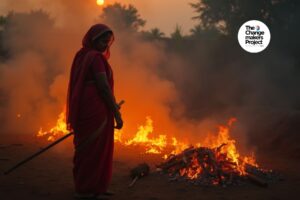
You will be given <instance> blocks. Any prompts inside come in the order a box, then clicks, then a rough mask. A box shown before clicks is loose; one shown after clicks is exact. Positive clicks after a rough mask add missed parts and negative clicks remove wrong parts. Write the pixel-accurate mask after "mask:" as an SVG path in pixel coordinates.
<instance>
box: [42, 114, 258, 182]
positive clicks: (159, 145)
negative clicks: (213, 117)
mask: <svg viewBox="0 0 300 200" xmlns="http://www.w3.org/2000/svg"><path fill="white" fill-rule="evenodd" d="M236 121H237V119H235V118H231V119H229V120H228V123H227V124H225V125H219V127H218V132H217V133H209V134H207V135H206V137H205V138H204V139H203V140H202V141H201V143H199V142H198V143H194V144H193V145H191V144H188V143H185V142H183V141H180V140H179V139H178V138H176V137H174V136H172V135H165V134H159V135H157V134H154V125H153V124H154V122H153V120H152V119H151V117H146V122H145V124H144V125H140V126H139V127H138V130H137V132H136V133H135V135H134V136H133V137H132V138H129V139H124V137H123V136H124V133H123V131H122V130H116V131H115V137H114V140H115V142H116V143H119V144H121V145H123V146H132V147H134V146H140V147H143V148H144V149H145V151H144V152H142V153H146V154H159V155H161V157H162V158H163V159H169V158H170V157H172V156H174V155H177V154H180V153H182V152H183V151H184V150H186V149H188V148H190V147H193V146H194V147H197V148H199V147H201V148H207V150H208V151H209V152H210V153H211V155H212V156H213V158H214V159H215V160H217V161H218V160H219V161H222V160H224V159H225V160H226V161H228V162H229V163H232V165H233V166H234V167H233V168H234V170H235V171H236V172H238V173H239V174H240V175H244V174H246V173H245V166H246V164H250V165H252V166H256V167H258V165H257V163H256V161H255V157H254V155H251V156H241V155H240V154H239V152H238V150H237V147H236V140H234V139H232V138H231V137H230V129H231V127H232V126H233V124H234V122H236ZM66 128H67V126H66V123H65V112H62V113H61V114H60V115H59V117H58V120H57V122H56V125H55V126H54V127H53V128H52V129H50V130H49V131H43V130H42V128H41V129H40V131H39V132H38V134H37V136H38V137H44V136H46V137H47V139H48V141H54V140H55V139H56V138H57V137H60V136H62V135H64V134H67V133H68V131H67V129H66ZM152 135H157V136H156V137H154V136H152ZM192 156H193V157H192V158H191V160H192V162H191V165H189V166H188V167H186V168H183V169H181V170H180V175H181V176H185V177H187V178H189V179H196V178H198V176H199V175H200V174H201V173H202V172H203V167H206V166H201V165H200V164H199V162H198V159H197V155H192ZM206 170H207V169H206ZM209 170H211V171H212V172H213V171H214V169H213V168H209ZM224 170H226V169H224Z"/></svg>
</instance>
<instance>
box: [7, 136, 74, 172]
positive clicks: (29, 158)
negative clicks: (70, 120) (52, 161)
mask: <svg viewBox="0 0 300 200" xmlns="http://www.w3.org/2000/svg"><path fill="white" fill-rule="evenodd" d="M73 134H74V133H73V132H70V133H68V134H67V135H65V136H63V137H61V138H60V139H58V140H56V141H55V142H53V143H51V144H49V145H48V146H46V147H45V148H43V149H41V150H40V151H38V152H36V153H34V154H32V155H31V156H29V157H28V158H25V159H24V160H22V161H20V162H19V163H17V164H16V165H14V166H13V167H11V168H10V169H8V170H6V171H5V172H4V175H7V174H9V173H10V172H12V171H14V170H15V169H17V168H19V167H20V166H22V165H24V164H25V163H27V162H29V161H30V160H32V159H34V158H35V157H37V156H39V155H40V154H42V153H44V152H45V151H47V150H48V149H50V148H51V147H53V146H55V145H57V144H58V143H60V142H62V141H63V140H65V139H67V138H68V137H70V136H71V135H73Z"/></svg>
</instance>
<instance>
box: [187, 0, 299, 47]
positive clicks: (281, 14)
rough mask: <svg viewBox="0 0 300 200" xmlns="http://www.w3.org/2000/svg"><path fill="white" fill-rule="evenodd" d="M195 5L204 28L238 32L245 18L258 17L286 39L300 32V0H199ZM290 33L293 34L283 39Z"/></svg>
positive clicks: (234, 34) (277, 34) (198, 18)
mask: <svg viewBox="0 0 300 200" xmlns="http://www.w3.org/2000/svg"><path fill="white" fill-rule="evenodd" d="M191 6H192V7H193V8H194V10H195V12H196V13H197V15H196V16H195V17H194V19H196V20H198V21H199V26H201V27H202V28H203V29H208V30H212V29H216V30H218V31H220V32H222V33H225V34H229V35H232V36H236V34H237V32H238V29H239V27H240V26H241V25H242V24H243V23H244V22H246V21H248V20H252V19H257V20H261V21H263V22H264V23H266V24H267V26H269V28H270V29H271V33H272V34H275V38H276V37H278V38H277V39H278V41H279V40H280V41H281V42H283V43H289V41H292V42H294V41H293V39H292V38H297V37H298V36H297V35H299V33H300V28H299V26H298V24H299V21H300V2H299V1H295V0H251V1H249V0H222V1H219V0H197V1H196V2H195V3H191ZM287 34H289V35H290V36H291V37H288V38H286V39H287V40H284V41H283V40H281V39H280V37H281V36H284V35H287ZM297 41H299V40H297Z"/></svg>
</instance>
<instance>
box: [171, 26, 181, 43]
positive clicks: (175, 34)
mask: <svg viewBox="0 0 300 200" xmlns="http://www.w3.org/2000/svg"><path fill="white" fill-rule="evenodd" d="M171 39H173V40H177V41H178V40H182V39H183V33H182V28H181V26H179V25H178V24H177V25H176V27H175V30H174V32H173V33H171Z"/></svg>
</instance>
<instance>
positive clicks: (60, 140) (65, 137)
mask: <svg viewBox="0 0 300 200" xmlns="http://www.w3.org/2000/svg"><path fill="white" fill-rule="evenodd" d="M124 103H125V101H124V100H122V101H120V103H119V106H121V105H122V104H124ZM102 129H103V127H102ZM73 134H74V132H70V133H68V134H67V135H65V136H63V137H61V138H60V139H58V140H56V141H55V142H53V143H51V144H49V145H48V146H46V147H45V148H43V149H41V150H40V151H38V152H36V153H34V154H33V155H31V156H29V157H28V158H25V159H24V160H22V161H20V162H19V163H17V164H16V165H14V166H13V167H12V168H10V169H8V170H6V171H5V172H4V175H7V174H9V173H10V172H12V171H14V170H15V169H17V168H19V167H20V166H22V165H24V164H25V163H27V162H29V161H30V160H32V159H34V158H35V157H37V156H39V155H40V154H42V153H44V152H45V151H47V150H48V149H50V148H52V147H53V146H55V145H57V144H58V143H60V142H62V141H63V140H65V139H67V138H68V137H70V136H71V135H73ZM14 145H18V146H19V145H22V144H14ZM80 146H82V145H80ZM83 146H84V145H83Z"/></svg>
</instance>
